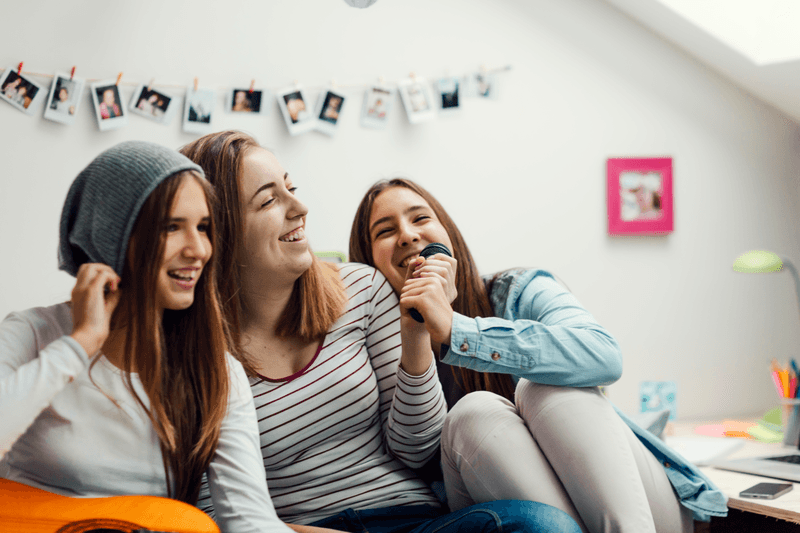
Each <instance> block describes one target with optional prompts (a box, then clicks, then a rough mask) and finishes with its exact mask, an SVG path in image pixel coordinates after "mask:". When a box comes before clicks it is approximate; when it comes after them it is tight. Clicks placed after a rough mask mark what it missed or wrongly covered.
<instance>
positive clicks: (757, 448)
mask: <svg viewBox="0 0 800 533" xmlns="http://www.w3.org/2000/svg"><path fill="white" fill-rule="evenodd" d="M737 420H749V419H748V418H738V419H737ZM707 423H708V424H713V423H717V424H719V423H720V421H719V420H716V421H711V422H703V421H697V422H691V421H676V422H674V423H670V424H669V425H668V426H667V430H666V431H665V434H667V435H668V436H669V435H675V436H683V435H693V434H694V428H695V427H696V426H699V425H704V424H707ZM720 438H726V439H727V438H733V437H720ZM742 440H744V445H743V446H742V447H741V448H739V449H738V450H736V451H734V452H733V453H731V454H730V455H729V456H728V458H730V459H733V458H740V457H741V458H744V457H754V456H758V455H767V454H780V453H783V452H784V451H786V452H791V451H797V447H794V446H792V447H789V446H783V445H782V444H767V443H764V442H757V441H754V440H749V439H742ZM699 468H700V471H701V472H703V473H704V474H705V475H706V476H708V478H709V479H711V481H713V482H714V483H716V484H717V486H718V487H719V488H720V490H721V491H723V492H724V493H725V494H726V495H727V496H728V507H730V508H732V509H739V510H741V511H748V512H751V513H757V514H762V515H766V516H771V517H774V518H780V519H782V520H786V521H789V522H792V523H795V524H800V483H794V484H793V485H794V487H793V489H792V490H791V491H790V492H788V493H786V494H784V495H783V496H779V497H778V498H776V499H774V500H754V499H750V498H740V497H739V493H740V492H741V491H743V490H744V489H746V488H749V487H752V486H753V485H755V484H756V483H761V482H766V483H789V482H788V481H783V480H776V479H774V478H766V477H761V476H754V475H751V474H740V473H737V472H729V471H727V470H719V469H717V468H713V467H710V466H703V467H699Z"/></svg>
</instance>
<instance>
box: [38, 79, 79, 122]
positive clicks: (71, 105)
mask: <svg viewBox="0 0 800 533" xmlns="http://www.w3.org/2000/svg"><path fill="white" fill-rule="evenodd" d="M85 84H86V81H85V80H84V79H83V78H75V77H72V76H70V75H69V74H67V73H65V72H56V74H55V76H53V83H52V85H50V95H49V97H48V98H47V104H45V107H44V118H46V119H47V120H53V121H55V122H61V123H62V124H73V123H75V116H76V115H77V114H78V107H79V105H80V103H81V100H82V99H81V95H82V94H83V86H84V85H85Z"/></svg>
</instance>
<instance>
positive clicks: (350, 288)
mask: <svg viewBox="0 0 800 533" xmlns="http://www.w3.org/2000/svg"><path fill="white" fill-rule="evenodd" d="M340 276H341V278H342V280H343V283H344V286H345V287H346V289H347V295H348V302H347V304H346V309H347V310H346V312H345V313H344V314H343V315H342V317H341V318H339V320H338V321H337V322H336V323H335V324H334V326H333V327H332V328H331V330H330V331H329V332H328V334H327V335H326V337H325V340H324V341H323V343H322V345H321V349H320V350H319V351H318V353H317V355H316V356H315V357H314V359H313V360H312V361H311V362H310V363H309V364H308V365H307V366H306V368H304V369H302V370H301V371H300V372H298V373H297V374H294V375H292V376H288V377H286V378H284V379H280V380H269V379H267V378H263V377H256V378H251V379H250V384H251V387H252V390H253V397H254V399H255V406H256V411H257V413H258V425H259V429H260V432H261V452H262V454H263V457H264V466H265V468H266V473H267V480H268V485H269V491H270V495H271V496H272V501H273V503H274V504H275V509H276V510H277V512H278V516H280V517H281V518H282V519H283V520H285V521H286V522H289V523H298V524H308V523H311V522H314V521H316V520H319V519H321V518H325V517H327V516H330V515H333V514H336V513H337V512H339V511H342V510H344V509H347V508H353V509H369V508H377V507H387V506H395V505H415V504H416V505H419V504H426V505H431V506H435V507H439V506H440V503H439V501H438V500H437V498H436V496H435V495H434V494H433V493H432V492H431V490H430V488H429V487H428V485H427V484H426V483H425V482H423V481H422V480H420V479H419V478H418V477H417V475H416V474H415V473H414V472H412V471H411V470H410V468H409V467H411V468H416V467H420V466H422V465H423V464H425V462H426V461H427V460H428V459H429V458H430V457H432V456H433V454H434V453H435V452H436V450H437V449H438V447H439V437H440V433H441V428H442V424H443V423H444V418H445V415H446V414H447V408H446V404H445V401H444V395H443V393H442V388H441V384H440V383H439V379H438V376H437V374H436V365H435V364H433V363H432V364H431V366H430V367H429V368H428V370H427V371H426V372H425V374H423V375H421V376H410V375H409V374H407V373H406V372H404V371H403V370H402V369H401V368H400V366H399V363H400V354H401V346H400V311H399V307H398V302H397V297H396V296H395V294H394V292H393V291H392V287H391V286H390V285H389V283H388V282H387V281H386V278H384V277H383V275H382V274H381V273H380V272H378V271H377V270H375V269H374V268H372V267H368V266H365V265H361V264H355V263H353V264H345V265H342V267H341V270H340ZM203 494H204V492H201V499H200V502H199V503H198V506H199V507H200V508H202V509H206V510H208V511H209V512H212V513H213V511H212V510H211V509H210V507H211V505H209V502H208V501H207V499H206V500H205V501H204V499H203Z"/></svg>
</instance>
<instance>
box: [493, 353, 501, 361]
mask: <svg viewBox="0 0 800 533" xmlns="http://www.w3.org/2000/svg"><path fill="white" fill-rule="evenodd" d="M492 359H494V360H495V361H497V360H498V359H500V354H499V353H497V352H492Z"/></svg>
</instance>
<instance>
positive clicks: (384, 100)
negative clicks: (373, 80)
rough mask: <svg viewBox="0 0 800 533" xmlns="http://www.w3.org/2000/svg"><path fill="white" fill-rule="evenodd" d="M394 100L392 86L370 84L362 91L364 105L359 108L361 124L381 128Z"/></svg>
mask: <svg viewBox="0 0 800 533" xmlns="http://www.w3.org/2000/svg"><path fill="white" fill-rule="evenodd" d="M393 101H394V88H392V87H388V86H384V85H372V86H371V87H369V88H368V89H367V91H366V92H365V93H364V107H363V109H362V110H361V125H362V126H365V127H367V128H376V129H383V128H385V127H386V121H387V118H388V117H389V111H391V109H392V102H393Z"/></svg>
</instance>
